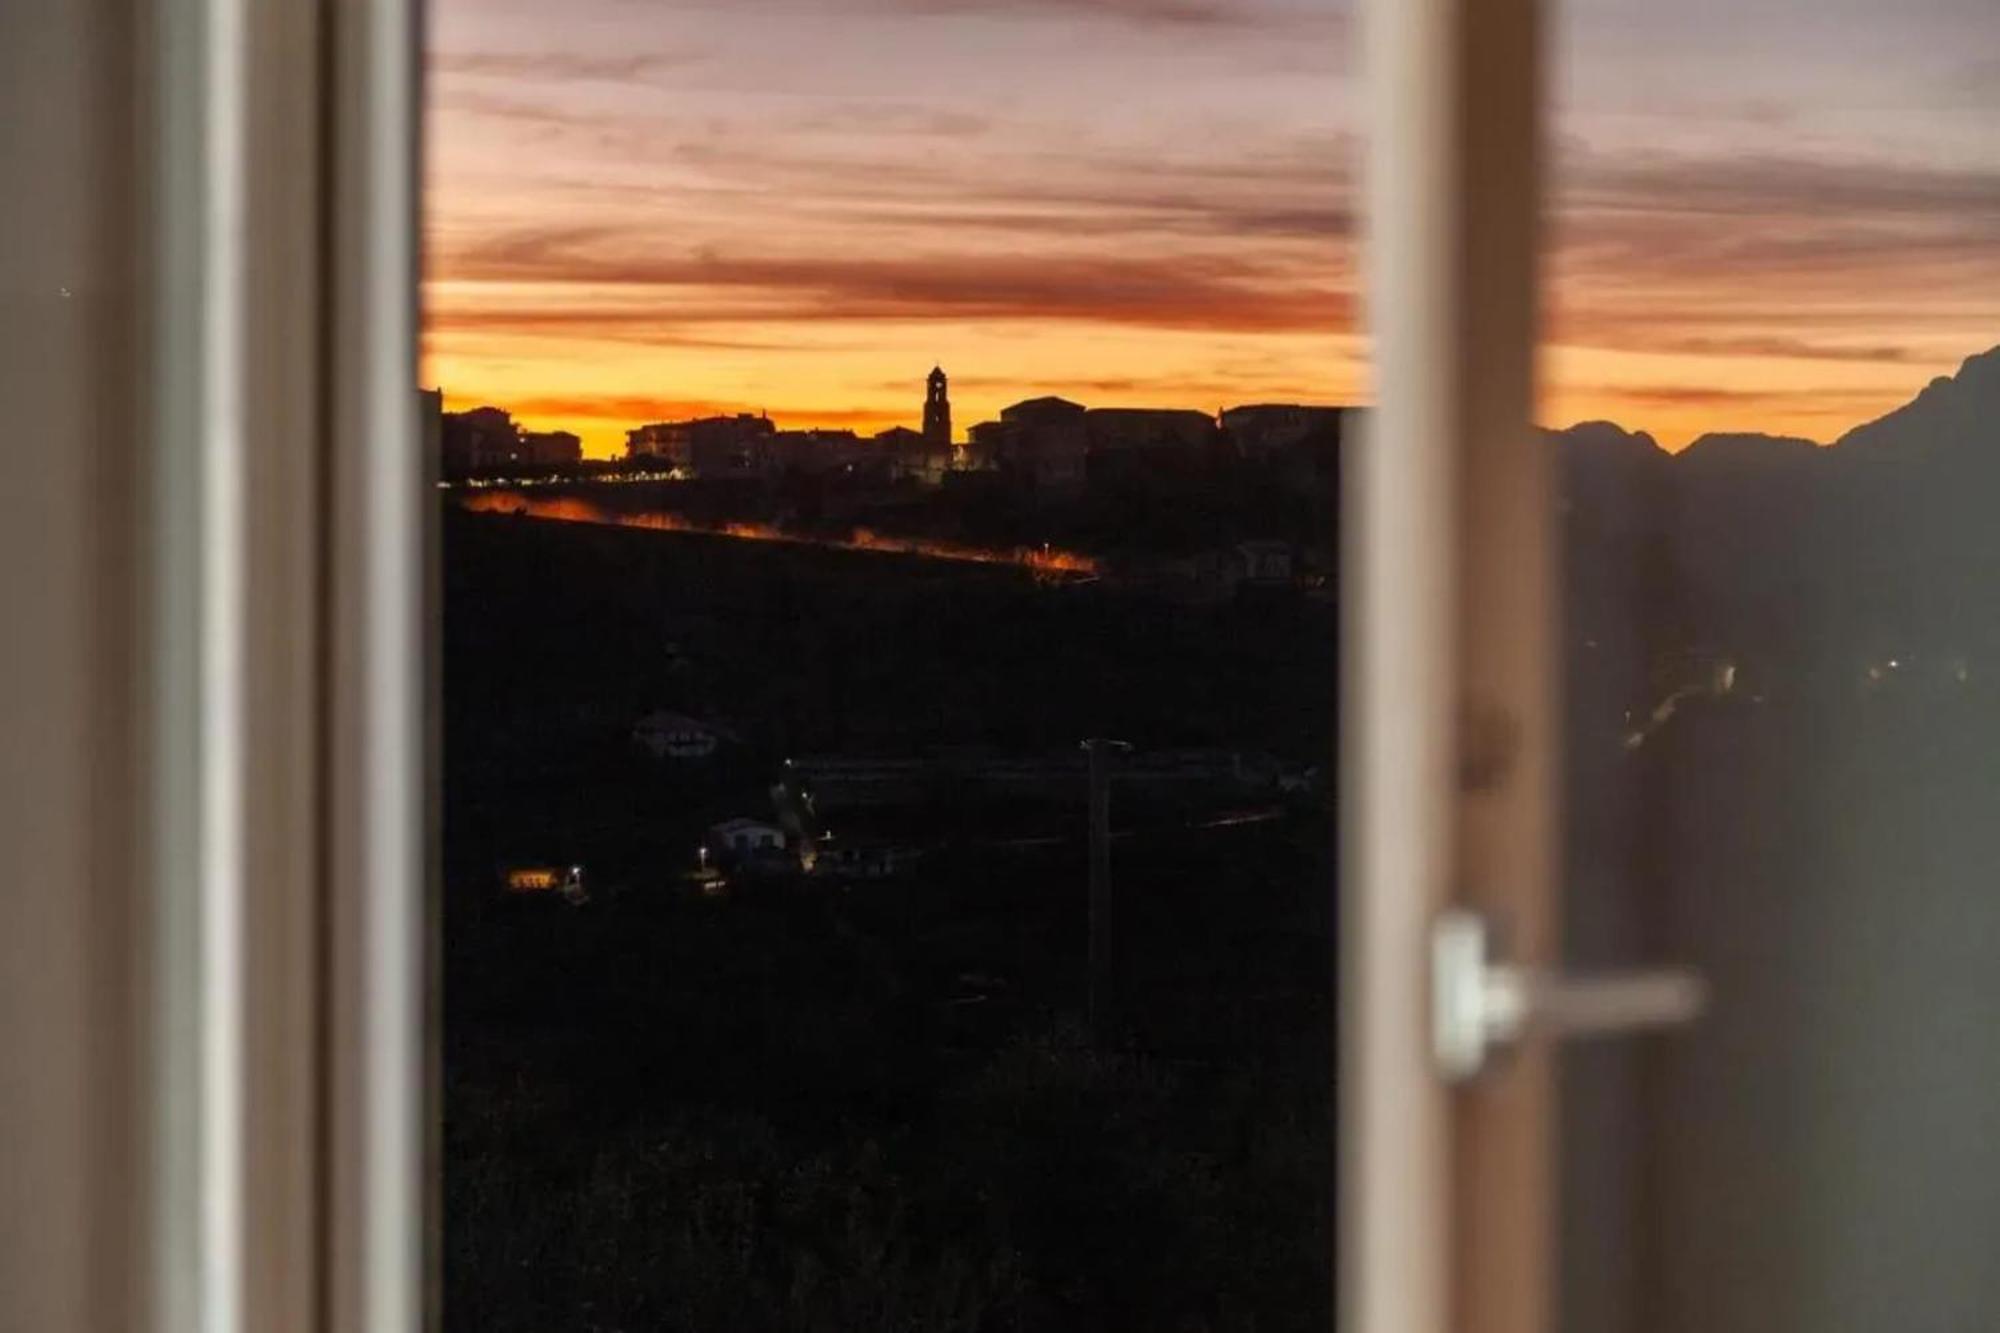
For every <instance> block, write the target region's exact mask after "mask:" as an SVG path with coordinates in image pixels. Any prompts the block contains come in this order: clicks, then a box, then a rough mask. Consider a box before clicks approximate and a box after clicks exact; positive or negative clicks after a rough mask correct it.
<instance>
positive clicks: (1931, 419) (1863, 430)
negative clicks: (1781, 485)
mask: <svg viewBox="0 0 2000 1333" xmlns="http://www.w3.org/2000/svg"><path fill="white" fill-rule="evenodd" d="M1550 434H1551V435H1553V436H1554V437H1555V438H1556V440H1557V441H1558V442H1560V443H1563V444H1566V445H1572V446H1578V447H1582V448H1586V449H1590V450H1593V451H1601V452H1604V453H1610V454H1614V455H1615V456H1616V461H1618V462H1625V463H1630V462H1631V461H1632V460H1633V459H1634V458H1635V457H1637V456H1640V455H1644V454H1650V453H1653V452H1656V451H1659V445H1658V443H1657V442H1656V441H1655V440H1654V439H1653V437H1652V436H1651V435H1648V434H1647V433H1646V432H1644V431H1636V432H1635V431H1630V430H1627V429H1626V428H1625V427H1623V426H1620V425H1618V424H1617V423H1616V422H1611V421H1585V422H1579V423H1578V424H1577V425H1574V426H1571V427H1569V428H1567V429H1565V430H1559V431H1552V432H1550ZM1981 447H1990V448H1992V449H1993V450H1994V451H1995V452H1996V453H2000V347H1995V348H1992V349H1991V350H1990V351H1985V352H1981V353H1979V354H1978V355H1976V356H1971V357H1968V358H1966V361H1965V364H1964V365H1962V366H1960V367H1959V369H1958V374H1956V375H1940V376H1939V377H1938V378H1937V379H1934V380H1932V381H1931V382H1930V384H1929V385H1928V386H1927V387H1926V388H1925V389H1924V391H1923V392H1922V393H1920V394H1918V395H1917V396H1916V397H1915V398H1913V399H1911V400H1910V401H1909V402H1907V403H1905V404H1903V405H1902V406H1901V407H1899V408H1896V409H1895V410H1894V411H1892V412H1889V413H1888V414H1886V415H1884V416H1882V417H1878V418H1877V419H1876V420H1874V421H1871V422H1868V423H1867V424H1866V425H1862V426H1856V427H1855V428H1854V429H1853V430H1850V431H1848V432H1847V433H1846V434H1845V435H1843V436H1841V437H1840V438H1839V439H1838V440H1836V441H1835V442H1834V444H1833V448H1834V449H1835V450H1840V451H1845V452H1846V453H1847V454H1848V455H1850V456H1854V455H1871V456H1872V455H1881V454H1899V455H1902V456H1905V457H1908V458H1919V457H1928V456H1931V455H1938V454H1949V453H1957V452H1959V451H1961V450H1965V449H1972V448H1981ZM1823 452H1824V451H1823V449H1822V447H1821V445H1820V444H1819V442H1818V441H1816V440H1808V439H1803V438H1800V437H1798V436H1793V435H1762V434H1756V433H1731V432H1721V433H1716V434H1710V435H1704V436H1702V437H1701V438H1699V439H1697V440H1696V441H1694V443H1692V444H1690V445H1689V446H1688V447H1687V448H1686V449H1683V450H1682V451H1681V452H1680V453H1679V454H1677V455H1675V456H1674V457H1675V458H1676V459H1677V460H1679V461H1680V462H1683V463H1687V462H1694V461H1699V462H1701V463H1702V464H1703V465H1704V466H1707V467H1714V466H1722V467H1725V468H1731V469H1734V468H1740V467H1753V468H1764V467H1773V468H1783V467H1786V466H1789V465H1792V464H1794V463H1802V462H1804V461H1805V460H1807V459H1809V458H1814V457H1819V456H1822V454H1823ZM1593 461H1595V460H1593Z"/></svg>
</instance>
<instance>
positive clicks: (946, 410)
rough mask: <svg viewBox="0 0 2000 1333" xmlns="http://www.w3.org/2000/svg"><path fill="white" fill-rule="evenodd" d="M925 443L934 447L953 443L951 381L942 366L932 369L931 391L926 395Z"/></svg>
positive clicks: (947, 445)
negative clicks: (946, 376)
mask: <svg viewBox="0 0 2000 1333" xmlns="http://www.w3.org/2000/svg"><path fill="white" fill-rule="evenodd" d="M924 443H925V444H928V445H931V446H933V447H937V446H941V445H942V446H946V447H949V446H950V444H951V393H950V382H949V381H948V380H947V379H946V378H945V373H944V367H942V366H938V367H934V368H933V369H932V370H931V377H930V381H929V392H927V393H926V394H925V395H924Z"/></svg>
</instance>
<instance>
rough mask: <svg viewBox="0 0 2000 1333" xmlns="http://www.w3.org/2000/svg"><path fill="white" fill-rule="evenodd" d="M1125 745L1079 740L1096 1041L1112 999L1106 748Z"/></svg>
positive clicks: (1107, 1028)
mask: <svg viewBox="0 0 2000 1333" xmlns="http://www.w3.org/2000/svg"><path fill="white" fill-rule="evenodd" d="M1131 748H1132V747H1131V746H1129V745H1127V744H1125V742H1123V741H1112V740H1105V739H1104V738H1102V737H1094V738H1092V739H1091V740H1087V741H1085V742H1084V743H1083V749H1084V752H1085V753H1086V754H1088V755H1089V756H1090V988H1089V992H1090V999H1089V1004H1090V1038H1091V1041H1092V1042H1093V1043H1095V1044H1096V1045H1097V1046H1099V1047H1102V1046H1105V1045H1107V1044H1108V1043H1109V1040H1110V1036H1111V1030H1112V1026H1113V1023H1114V1021H1115V1014H1114V1010H1115V1006H1116V1003H1117V982H1116V972H1115V970H1114V960H1113V954H1112V944H1111V940H1112V935H1111V930H1112V926H1111V754H1112V752H1113V751H1129V750H1130V749H1131Z"/></svg>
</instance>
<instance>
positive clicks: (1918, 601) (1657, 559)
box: [1550, 348, 2000, 677]
mask: <svg viewBox="0 0 2000 1333" xmlns="http://www.w3.org/2000/svg"><path fill="white" fill-rule="evenodd" d="M1550 436H1551V438H1552V440H1553V442H1554V443H1555V445H1556V446H1557V450H1558V460H1559V464H1558V466H1559V473H1560V476H1561V484H1562V495H1563V499H1564V502H1565V506H1564V507H1565V514H1566V517H1565V536H1564V542H1565V561H1566V565H1565V567H1566V571H1567V580H1566V585H1565V586H1566V590H1567V594H1568V601H1569V607H1570V615H1571V619H1572V624H1573V626H1574V628H1575V629H1576V631H1577V633H1578V636H1579V638H1588V639H1589V640H1590V641H1592V642H1594V643H1598V644H1600V645H1601V646H1602V647H1601V649H1600V651H1599V656H1598V657H1597V658H1595V659H1594V661H1595V663H1596V665H1595V666H1594V669H1595V670H1598V671H1600V672H1614V674H1616V673H1625V674H1637V673H1642V672H1643V669H1644V665H1643V664H1644V663H1645V662H1646V661H1648V660H1650V654H1651V653H1653V652H1654V651H1655V650H1656V648H1657V646H1658V643H1659V642H1660V641H1661V639H1662V636H1664V638H1665V640H1666V641H1669V642H1682V643H1689V644H1705V645H1710V646H1714V645H1721V646H1725V647H1726V648H1727V649H1728V650H1729V651H1732V652H1739V653H1747V654H1749V655H1750V656H1751V657H1752V658H1753V659H1754V658H1759V657H1761V658H1764V659H1766V660H1768V661H1773V662H1775V661H1780V660H1783V661H1789V662H1791V663H1792V664H1793V666H1792V667H1791V668H1787V670H1792V669H1797V670H1809V671H1818V672H1831V673H1832V674H1833V675H1834V676H1836V677H1838V676H1840V674H1841V673H1843V672H1848V671H1850V669H1858V667H1857V666H1856V664H1857V663H1859V662H1861V661H1862V660H1864V658H1866V656H1867V654H1870V653H1875V652H1878V651H1884V650H1893V651H1895V652H1899V653H1905V654H1913V653H1915V652H1916V651H1917V650H1918V649H1919V648H1923V649H1925V650H1926V651H1936V652H1952V653H1965V652H1968V651H1973V650H1975V649H1977V651H1978V652H1979V653H1980V655H1981V659H1982V660H1988V659H1989V658H1990V659H1991V660H2000V622H1994V621H1993V620H1992V618H1991V617H1990V615H1989V614H1988V613H1987V608H1989V607H1990V606H1992V605H1993V604H1994V603H1995V602H1996V600H2000V512H1996V511H2000V348H1995V349H1994V350H1992V351H1989V352H1985V353H1982V354H1981V355H1979V356H1975V357H1972V358H1970V359H1969V360H1967V361H1966V362H1965V364H1964V365H1963V366H1962V367H1961V368H1960V369H1959V372H1958V374H1956V375H1954V376H1949V377H1943V378H1940V379H1937V380H1935V381H1933V382H1932V383H1931V384H1930V386H1929V387H1927V388H1926V389H1924V391H1923V392H1922V393H1920V394H1918V395H1917V396H1916V397H1915V398H1914V399H1912V400H1911V401H1910V402H1909V403H1907V404H1905V405H1904V406H1902V407H1899V408H1897V409H1896V410H1895V411H1893V412H1890V413H1888V414H1887V415H1885V416H1883V417H1881V418H1880V419H1879V420H1876V421H1872V422H1869V423H1868V424H1866V425H1864V426H1859V427H1857V428H1855V429H1854V430H1851V431H1849V432H1848V433H1847V434H1846V435H1844V436H1842V437H1841V439H1840V440H1839V442H1838V443H1836V444H1835V445H1833V446H1830V447H1822V446H1820V445H1817V444H1815V443H1814V442H1813V441H1811V440H1805V439H1798V438H1794V437H1786V436H1773V435H1756V434H1734V433H1718V434H1712V435H1705V436H1703V437H1701V438H1700V439H1698V440H1696V441H1695V442H1694V443H1693V444H1691V445H1690V446H1689V447H1688V448H1686V449H1684V450H1682V451H1681V452H1680V453H1678V454H1671V455H1670V454H1667V453H1665V452H1664V451H1662V450H1661V449H1660V448H1659V446H1658V444H1657V442H1656V441H1654V440H1653V438H1652V437H1651V436H1649V435H1646V434H1644V433H1643V432H1633V431H1629V430H1627V429H1625V428H1624V427H1622V426H1619V425H1616V424H1614V423H1611V422H1605V421H1592V422H1584V423H1582V424H1580V425H1576V426H1572V427H1570V428H1569V429H1567V430H1562V431H1553V432H1550ZM1614 644H1616V645H1620V651H1621V652H1622V653H1623V656H1622V657H1618V658H1613V657H1612V656H1611V655H1610V653H1609V650H1610V648H1611V647H1612V645H1614Z"/></svg>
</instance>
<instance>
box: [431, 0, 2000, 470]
mask: <svg viewBox="0 0 2000 1333" xmlns="http://www.w3.org/2000/svg"><path fill="white" fill-rule="evenodd" d="M1343 9H1344V6H1343V5H1342V4H1339V3H1333V2H1332V0H729V3H727V4H725V3H722V0H648V3H644V4H640V3H635V2H634V0H571V2H570V3H568V4H566V5H564V6H561V7H559V9H556V10H552V9H551V8H550V7H548V6H547V5H545V4H541V3H531V0H437V5H436V9H435V11H434V25H433V36H432V71H431V79H432V81H431V97H430V106H431V121H430V131H429V133H430V150H429V158H430V161H429V189H428V193H427V201H428V209H429V216H428V220H427V235H428V244H429V254H428V260H427V273H426V282H425V287H424V291H425V299H426V306H427V321H426V323H427V329H426V337H425V362H426V364H425V370H424V374H425V378H426V381H427V382H429V383H434V384H441V385H443V387H444V388H445V390H446V392H447V401H448V403H449V405H450V406H452V407H454V408H459V407H465V406H471V405H475V404H477V403H482V402H490V403H495V404H497V405H500V406H503V407H506V408H508V409H510V410H512V411H513V412H514V413H515V414H516V415H517V416H519V417H520V418H521V419H522V420H523V421H524V422H525V423H527V424H529V425H531V426H534V427H539V428H553V427H564V428H568V429H572V430H575V431H577V432H578V433H579V434H581V435H583V436H584V438H585V440H586V442H587V448H588V450H589V451H590V452H591V453H593V454H600V455H602V454H609V453H613V452H615V451H616V450H617V448H618V447H619V446H620V445H622V442H623V437H624V431H625V430H626V428H627V427H629V426H631V425H635V424H638V423H640V422H643V421H650V420H660V419H671V418H675V417H683V416H688V415H694V414H699V413H706V412H714V411H758V410H768V411H769V412H770V413H771V414H772V415H773V416H774V417H777V418H778V419H779V420H780V421H781V422H782V423H784V424H786V425H799V426H804V425H829V426H833V425H850V426H855V427H857V428H862V429H877V428H880V427H882V426H886V425H891V424H897V423H902V424H915V423H916V421H917V420H918V416H919V411H920V405H921V402H922V393H923V376H924V374H925V372H926V371H928V370H929V368H930V366H931V365H932V363H933V362H942V363H943V364H944V365H945V366H946V368H947V369H948V370H949V371H950V372H951V373H952V377H953V390H952V396H953V400H954V404H955V408H956V416H957V424H958V427H959V430H960V432H961V433H962V432H963V430H964V428H965V427H966V426H968V425H970V424H972V423H973V422H975V421H979V420H983V419H986V418H989V417H991V416H993V415H994V414H995V413H997V411H998V410H999V408H1000V407H1002V406H1004V405H1005V404H1007V403H1009V402H1012V401H1015V400H1017V399H1020V398H1023V397H1028V396H1031V395H1034V394H1038V393H1061V394H1063V395H1065V396H1068V397H1071V398H1075V399H1078V400H1080V401H1083V402H1086V403H1090V404H1093V405H1107V406H1115V405H1158V406H1175V407H1195V408H1202V409H1206V410H1214V409H1216V408H1219V407H1222V406H1224V405H1227V404H1234V403H1240V402H1251V401H1272V400H1291V401H1314V402H1356V401H1363V400H1365V397H1366V392H1367V390H1366V384H1367V371H1366V355H1365V348H1364V346H1363V344H1362V343H1361V341H1360V340H1359V339H1358V338H1357V337H1356V336H1355V334H1354V332H1353V327H1354V324H1353V312H1354V306H1355V276H1354V268H1355V256H1354V253H1353V243H1352V231H1353V228H1352V223H1351V201H1352V197H1353V188H1352V182H1353V178H1354V175H1355V173H1356V169H1357V163H1356V161H1355V156H1356V149H1355V143H1356V136H1355V134H1354V129H1355V122H1354V96H1353V88H1352V79H1351V69H1350V67H1349V59H1348V54H1347V53H1348V51H1349V49H1350V46H1351V34H1350V31H1349V29H1350V24H1349V22H1348V19H1347V17H1346V15H1345V14H1344V12H1343ZM1886 11H1887V7H1884V6H1878V5H1871V4H1866V3H1863V2H1862V0H1782V2H1779V0H1760V3H1757V4H1751V5H1747V6H1746V5H1742V4H1735V3H1724V2H1723V0H1681V2H1680V3H1678V4H1675V5H1672V6H1660V5H1649V4H1646V3H1644V2H1643V0H1593V3H1591V4H1589V5H1580V4H1579V5H1568V6H1564V7H1562V12H1563V13H1564V14H1566V15H1567V16H1568V17H1567V18H1566V19H1565V24H1566V26H1565V27H1564V29H1563V30H1562V31H1561V32H1560V33H1559V34H1558V36H1557V42H1556V51H1555V57H1556V59H1555V67H1556V70H1557V76H1556V81H1555V87H1554V89H1553V94H1554V101H1555V103H1556V105H1557V115H1556V125H1555V130H1556V141H1555V150H1554V156H1555V160H1556V163H1557V176H1556V181H1557V188H1556V189H1555V191H1554V197H1553V208H1552V215H1551V240H1552V249H1551V259H1550V282H1549V289H1548V290H1549V302H1550V331H1549V338H1548V345H1547V348H1546V356H1545V359H1544V374H1545V381H1546V390H1547V393H1546V404H1545V409H1544V418H1545V420H1547V421H1549V422H1550V423H1551V424H1567V423H1568V422H1570V421H1574V420H1579V419H1586V418H1593V417H1610V418H1613V419H1616V420H1618V421H1621V422H1623V423H1625V424H1627V425H1629V426H1632V427H1635V428H1645V429H1649V430H1651V431H1652V432H1653V433H1654V434H1655V435H1657V436H1658V437H1659V438H1660V439H1661V440H1662V442H1663V443H1666V444H1668V445H1669V446H1670V447H1676V446H1679V445H1682V444H1685V443H1686V442H1687V441H1688V440H1689V439H1691V438H1692V437H1693V436H1695V435H1697V434H1699V433H1701V432H1702V431H1705V430H1711V429H1746V430H1768V431H1774V432H1782V433H1793V434H1803V435H1808V436H1812V437H1815V438H1820V439H1827V438H1831V437H1833V436H1835V435H1838V434H1839V433H1840V432H1841V431H1843V430H1845V429H1846V428H1847V427H1849V426H1851V425H1854V424H1856V423H1858V422H1859V421H1862V420H1864V419H1866V418H1868V417H1870V416H1872V415H1876V414H1879V413H1880V412H1881V411H1884V410H1886V409H1887V408H1889V407H1891V406H1894V405H1895V404H1896V403H1899V402H1901V401H1903V400H1904V399H1906V398H1908V397H1909V396H1911V395H1912V394H1913V393H1914V392H1915V391H1916V390H1917V389H1918V388H1920V387H1921V386H1922V384H1923V383H1924V382H1925V381H1926V380H1927V379H1929V378H1930V377H1931V376H1933V375H1936V374H1940V373H1948V372H1949V371H1950V370H1952V369H1954V368H1955V367H1956V365H1957V363H1958V362H1959V361H1960V360H1961V359H1962V358H1963V357H1964V356H1966V355H1967V354H1969V353H1971V352H1974V351H1978V350H1983V349H1984V348H1986V347H1988V346H1991V345H1992V344H1994V343H1995V342H2000V135H1994V134H1993V133H1992V132H1991V131H1992V126H1993V124H1994V123H1995V119H1996V114H2000V67H1996V65H1995V63H1994V61H1993V58H1992V56H1991V53H1992V52H1993V51H1996V50H2000V5H1993V4H1991V3H1990V0H1904V3H1902V4H1900V5H1898V6H1897V7H1895V10H1894V12H1886Z"/></svg>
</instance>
